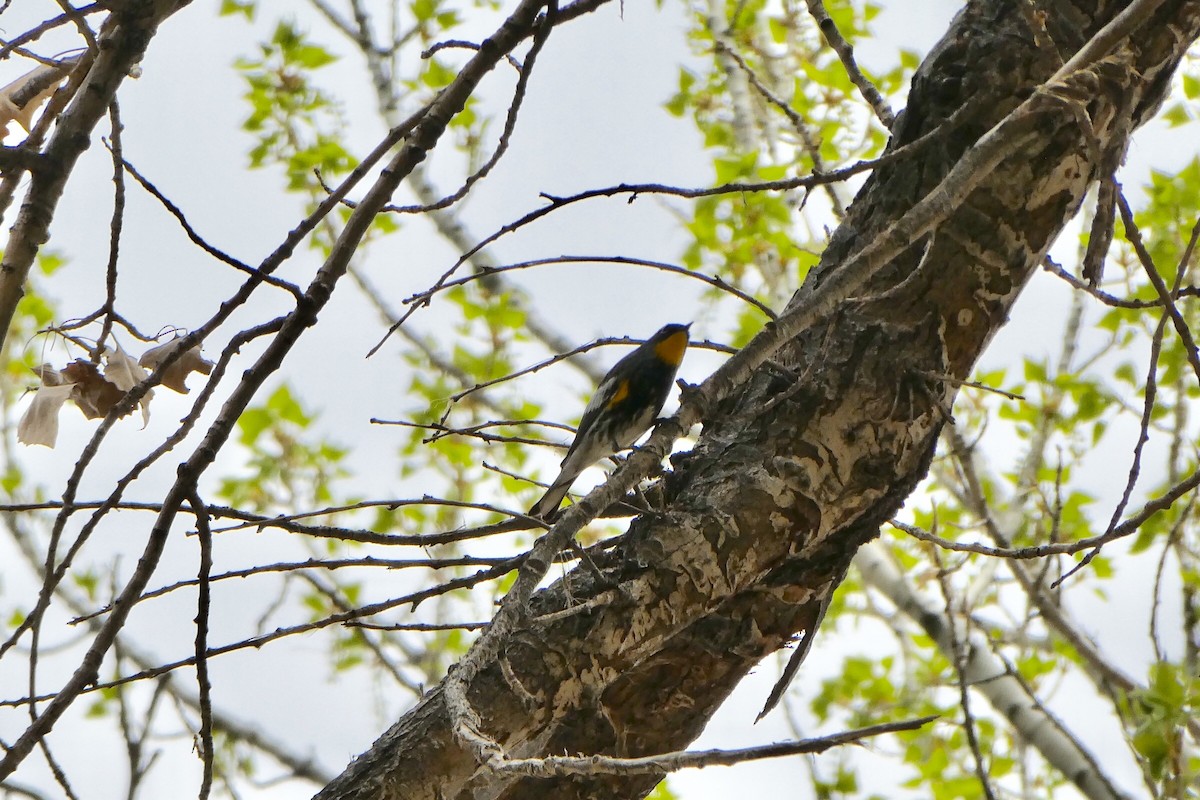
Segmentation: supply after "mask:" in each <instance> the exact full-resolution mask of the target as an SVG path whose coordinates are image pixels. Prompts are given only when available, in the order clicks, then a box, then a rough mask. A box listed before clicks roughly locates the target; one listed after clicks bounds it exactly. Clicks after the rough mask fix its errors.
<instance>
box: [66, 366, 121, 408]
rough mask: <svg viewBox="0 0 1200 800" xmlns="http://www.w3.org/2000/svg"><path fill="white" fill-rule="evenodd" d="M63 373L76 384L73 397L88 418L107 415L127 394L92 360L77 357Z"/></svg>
mask: <svg viewBox="0 0 1200 800" xmlns="http://www.w3.org/2000/svg"><path fill="white" fill-rule="evenodd" d="M62 375H63V377H64V378H66V379H67V380H68V381H69V382H70V383H72V384H74V389H75V391H73V392H72V393H71V399H72V400H74V401H75V405H77V406H79V410H80V411H82V412H83V415H84V416H85V417H87V418H88V419H96V418H98V417H103V416H106V415H107V414H108V412H109V411H111V410H112V408H113V406H115V405H116V404H117V403H118V402H120V400H121V398H122V397H124V396H125V392H124V391H123V390H121V389H120V388H119V387H117V386H116V384H113V383H111V382H110V381H109V380H108V379H106V378H105V377H104V376H103V375H101V374H100V370H99V369H97V368H96V365H95V364H93V363H91V362H90V361H84V360H83V359H81V358H77V359H75V360H74V361H72V362H71V363H70V364H67V365H66V366H65V367H63V368H62Z"/></svg>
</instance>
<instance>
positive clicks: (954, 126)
mask: <svg viewBox="0 0 1200 800" xmlns="http://www.w3.org/2000/svg"><path fill="white" fill-rule="evenodd" d="M1018 6H1019V4H1017V3H1013V2H1009V0H976V1H975V2H972V3H970V4H969V5H968V6H967V7H966V8H965V9H964V10H963V11H962V12H961V13H960V14H959V15H958V17H957V18H956V19H955V20H954V22H953V23H952V25H951V28H950V30H949V31H948V33H947V34H946V36H945V37H944V38H943V39H942V41H941V42H940V43H939V44H938V45H937V47H935V48H934V50H933V52H932V53H930V55H929V57H928V58H927V59H926V60H925V63H924V64H923V65H922V66H921V68H920V69H919V70H918V72H917V74H916V76H915V77H914V79H913V85H912V91H911V94H910V97H909V106H908V108H907V109H906V110H905V111H904V113H903V114H902V115H901V116H900V118H899V119H898V120H897V123H896V125H895V128H894V130H893V141H892V143H891V148H892V149H893V150H894V149H896V148H898V147H900V146H903V145H905V144H908V143H910V142H913V141H915V140H917V139H918V138H919V137H921V136H923V135H925V134H928V133H930V132H932V131H935V130H939V131H940V132H939V133H938V134H936V135H935V136H934V137H933V138H932V139H931V140H929V141H928V143H927V144H924V145H922V146H921V147H920V148H919V149H917V150H915V151H914V152H912V153H911V154H909V155H908V156H907V157H904V158H901V159H899V160H897V161H895V162H893V163H891V164H889V165H887V166H885V167H883V168H880V169H879V170H877V171H876V172H875V173H874V174H873V176H872V177H871V179H870V180H869V181H868V182H867V183H866V185H865V186H864V187H863V189H862V191H861V192H859V194H858V197H857V198H856V199H855V201H854V203H853V205H852V206H851V207H850V209H849V210H848V213H847V216H846V218H845V220H844V222H843V223H842V224H841V225H840V226H839V228H838V229H837V231H836V232H835V233H834V235H833V238H832V240H831V242H830V244H829V246H828V248H827V250H826V252H825V254H824V256H823V258H822V260H821V263H820V265H819V266H818V267H817V268H816V269H815V270H814V271H813V272H812V274H811V275H810V276H809V278H808V280H807V282H806V284H805V286H804V288H803V289H802V290H801V291H800V292H799V293H798V294H797V295H796V297H795V298H794V299H793V301H792V305H793V306H799V305H802V304H804V303H805V301H806V298H808V297H810V296H811V295H812V293H813V292H814V291H816V289H817V288H818V287H820V286H822V285H824V284H825V283H827V282H830V281H837V280H839V270H842V269H843V267H844V265H846V264H847V263H848V262H849V260H850V259H851V258H852V257H854V256H855V254H856V253H859V252H860V251H862V250H863V248H865V247H867V246H868V245H869V244H870V243H872V242H873V241H875V240H877V239H878V238H879V237H880V236H881V234H884V233H885V232H887V236H888V237H889V241H891V242H896V241H904V239H903V237H904V235H905V231H903V230H900V231H896V230H895V229H891V230H889V228H890V226H893V224H894V223H896V221H897V220H899V219H900V218H901V217H902V216H903V215H905V214H906V213H907V212H909V211H910V210H911V209H913V207H914V206H915V205H916V204H917V203H918V201H923V200H927V199H928V198H929V196H930V195H931V193H935V192H936V194H935V195H934V196H935V197H945V198H949V199H950V200H951V201H952V202H948V203H947V204H945V205H944V206H942V207H941V208H940V209H939V210H938V213H937V214H936V218H935V221H936V224H935V225H933V226H932V227H931V228H930V227H928V226H925V227H922V228H921V230H929V231H930V232H929V233H928V234H927V235H925V236H923V237H922V238H920V239H919V240H917V241H915V242H912V243H911V244H907V245H906V246H904V247H902V248H900V249H898V250H896V254H895V255H894V256H892V257H890V258H889V259H888V260H886V262H885V263H883V264H881V265H879V266H878V268H877V269H875V270H874V272H873V274H872V275H871V276H870V278H869V279H868V280H867V282H866V283H865V284H863V285H862V286H861V288H859V289H857V290H855V294H856V296H855V297H853V298H851V299H848V300H845V301H843V302H841V303H840V304H839V305H838V306H837V307H836V308H835V309H834V311H833V312H832V313H830V314H828V315H827V316H826V317H824V318H822V319H821V320H820V321H818V322H817V323H816V324H814V325H811V326H808V327H807V328H806V329H805V330H803V331H802V332H801V333H800V334H799V335H798V336H796V337H794V338H792V339H791V340H790V341H788V342H786V343H785V345H784V346H783V347H782V348H781V349H780V350H779V351H778V352H776V354H775V356H774V362H773V364H771V365H769V366H764V367H762V368H760V369H759V370H758V372H757V373H756V374H755V376H754V377H753V378H752V379H751V380H750V381H749V382H748V383H747V384H746V385H745V386H744V387H740V388H739V390H738V391H736V392H734V393H733V395H732V396H730V397H728V398H726V399H725V400H724V401H723V402H722V403H721V404H720V405H719V406H718V407H716V408H714V409H712V410H711V411H710V412H709V413H708V415H707V416H706V418H705V420H704V432H703V435H702V437H701V438H700V441H699V443H698V445H697V447H696V449H695V450H694V451H693V452H692V453H690V454H687V455H683V456H676V457H675V458H674V467H675V471H674V473H673V474H672V475H671V476H670V477H669V478H668V479H667V480H666V484H665V486H664V488H663V495H662V496H663V500H664V505H663V508H662V510H661V513H659V514H655V515H647V516H643V517H641V518H639V519H637V520H635V522H634V523H633V524H632V526H631V528H630V530H629V533H628V534H627V535H625V536H624V537H623V538H622V539H621V540H620V542H619V544H618V545H617V546H616V547H615V548H613V549H612V550H611V551H610V552H609V553H607V554H606V555H605V556H603V557H602V558H601V559H598V562H597V566H598V568H599V576H598V574H597V573H596V572H594V571H588V570H577V571H576V572H574V573H572V574H570V575H568V576H567V577H566V578H565V579H564V580H563V581H560V582H559V583H558V584H556V585H555V586H553V587H551V588H549V589H547V590H545V591H543V592H541V593H539V594H537V595H536V596H535V597H534V598H533V601H532V603H531V609H530V614H529V616H528V618H527V621H526V622H525V623H524V624H523V625H522V626H520V627H519V628H518V630H517V631H516V632H515V633H513V634H512V635H511V636H509V637H508V638H507V639H506V640H504V641H503V642H502V644H501V647H500V653H501V656H500V658H501V660H502V661H503V663H498V662H497V663H492V664H490V665H489V666H488V667H487V668H486V669H484V670H483V671H482V672H480V673H479V674H478V675H477V676H475V677H474V679H473V680H472V681H471V684H470V691H469V693H468V697H469V700H470V702H471V703H472V705H473V707H474V709H475V710H476V711H477V712H478V713H479V716H480V718H481V719H482V725H483V730H484V732H485V733H486V734H488V735H490V736H491V737H492V738H494V739H495V740H496V741H497V742H499V744H500V745H501V746H503V747H504V748H505V751H506V752H507V754H508V755H509V756H512V757H537V756H543V755H549V754H561V753H564V752H565V753H571V754H575V753H584V754H592V753H605V754H613V755H622V756H639V755H647V754H655V753H662V752H668V751H673V750H678V749H680V748H682V747H684V746H685V745H686V744H687V743H688V742H690V741H691V740H692V739H693V738H695V736H697V735H698V734H699V733H700V731H701V729H702V728H703V726H704V724H705V723H706V722H707V720H708V719H709V718H710V716H711V715H712V714H713V712H714V711H715V710H716V709H717V707H718V706H719V705H720V703H721V702H722V700H723V699H724V698H725V697H726V696H727V695H728V694H729V692H730V691H731V690H732V689H733V687H734V686H735V685H736V684H737V682H738V681H739V680H741V679H742V677H743V676H744V675H745V674H746V673H747V672H748V671H749V670H750V669H751V668H753V667H754V666H755V665H756V664H757V663H758V662H759V660H760V659H761V658H762V657H763V656H764V655H766V654H768V653H770V652H772V651H774V650H777V649H779V648H780V647H783V646H784V645H786V644H787V643H788V642H789V641H790V640H791V639H792V637H793V636H794V635H795V634H796V633H797V632H800V631H804V632H806V635H811V633H812V630H813V628H814V627H815V626H817V625H819V621H820V617H821V613H822V609H823V608H824V606H825V604H826V603H827V601H828V598H829V597H830V595H831V593H832V592H833V590H834V588H835V587H836V586H837V584H838V583H839V582H840V580H841V577H842V575H843V574H844V573H845V570H846V567H847V565H848V564H849V561H850V559H851V558H852V557H853V556H854V554H855V552H856V551H857V550H858V548H859V547H860V546H861V545H862V544H863V543H864V542H866V541H868V540H870V539H871V538H873V537H874V536H875V535H876V533H877V530H878V526H879V525H880V523H881V522H882V521H883V520H886V519H887V518H889V517H890V516H891V515H892V514H893V513H894V512H895V511H896V510H897V508H898V507H899V506H900V504H901V503H902V502H903V501H904V499H905V497H906V496H907V495H908V494H909V493H910V492H911V491H912V489H913V488H914V487H915V486H916V485H917V483H918V482H919V481H920V480H921V478H922V477H923V476H924V474H925V471H926V469H927V468H928V465H929V462H930V459H931V458H932V456H933V452H934V448H935V445H936V442H937V436H938V433H939V431H940V429H941V427H942V425H943V424H944V422H945V421H946V419H947V415H948V409H949V407H950V404H951V402H952V401H953V398H954V395H955V384H954V383H953V381H947V380H944V378H945V377H949V378H951V379H962V378H965V377H966V376H967V375H968V374H969V373H970V371H971V369H972V366H973V364H974V363H975V361H976V359H977V358H978V356H979V354H980V353H981V352H982V350H983V348H984V347H985V346H986V344H987V342H988V341H989V339H990V338H991V336H992V335H993V334H994V333H995V332H996V330H997V329H998V328H999V327H1000V326H1001V325H1002V324H1003V323H1004V321H1005V320H1006V319H1007V316H1008V312H1009V309H1010V308H1011V307H1012V305H1013V303H1015V302H1016V300H1017V297H1018V295H1019V293H1020V291H1021V289H1022V287H1023V286H1024V285H1025V283H1026V281H1027V280H1028V278H1029V276H1030V275H1031V274H1032V273H1033V271H1034V270H1035V269H1037V268H1038V266H1039V264H1040V263H1041V262H1042V260H1043V258H1044V257H1045V255H1046V251H1047V250H1048V249H1049V247H1050V244H1051V243H1052V242H1053V241H1054V239H1055V237H1056V236H1057V235H1058V234H1059V233H1060V232H1061V231H1062V229H1063V227H1064V225H1065V224H1066V223H1067V221H1068V220H1070V219H1071V217H1072V216H1073V215H1074V214H1075V213H1076V211H1078V209H1079V206H1080V204H1081V203H1082V201H1083V198H1084V194H1085V192H1086V190H1087V188H1088V186H1089V185H1090V184H1091V183H1092V182H1093V181H1095V180H1096V179H1098V178H1100V177H1101V175H1100V171H1101V169H1102V165H1104V164H1106V163H1117V162H1119V160H1120V156H1121V155H1122V154H1123V153H1124V152H1125V150H1126V148H1127V146H1128V142H1129V136H1130V135H1131V132H1132V131H1133V130H1134V129H1135V128H1137V127H1138V126H1139V125H1140V124H1142V123H1143V122H1145V121H1146V120H1147V119H1148V118H1149V117H1150V116H1152V114H1153V113H1154V112H1155V110H1156V109H1157V108H1158V106H1159V105H1160V103H1161V102H1162V100H1163V97H1164V96H1165V93H1166V91H1167V89H1168V86H1169V84H1170V80H1171V76H1172V73H1173V71H1174V69H1175V68H1176V66H1177V65H1178V63H1179V61H1180V59H1181V58H1182V56H1183V54H1184V52H1185V51H1186V49H1187V47H1188V46H1189V45H1190V44H1191V43H1192V42H1193V41H1194V40H1195V39H1196V38H1197V36H1198V35H1200V2H1184V1H1183V0H1167V1H1166V2H1160V3H1133V4H1125V3H1113V2H1104V1H1103V0H1095V1H1092V2H1089V1H1088V0H1074V1H1073V2H1058V3H1054V4H1046V6H1045V8H1046V18H1045V24H1046V28H1045V30H1038V31H1035V30H1034V29H1033V28H1032V27H1031V24H1036V23H1031V18H1030V17H1029V16H1027V15H1026V14H1023V13H1022V12H1021V10H1020V9H1019V8H1018ZM1127 7H1132V8H1133V11H1134V12H1135V13H1134V14H1133V17H1134V21H1135V22H1138V23H1139V24H1137V25H1134V26H1126V27H1125V28H1124V29H1123V30H1122V29H1120V28H1118V33H1120V34H1121V35H1120V36H1119V37H1118V38H1117V39H1116V40H1115V41H1112V42H1109V43H1107V45H1106V46H1104V47H1099V48H1096V47H1095V45H1093V46H1092V47H1091V48H1089V50H1088V56H1087V57H1085V58H1084V59H1083V60H1084V62H1085V67H1086V68H1085V69H1083V70H1081V71H1079V70H1076V71H1071V72H1070V74H1069V75H1068V76H1067V77H1066V79H1065V80H1059V81H1057V82H1056V83H1055V84H1054V85H1052V86H1050V87H1049V88H1047V89H1042V90H1039V87H1040V86H1042V84H1043V83H1045V82H1046V81H1047V80H1049V79H1050V78H1051V77H1052V76H1054V75H1055V73H1056V72H1057V71H1058V70H1059V69H1060V67H1062V64H1063V62H1070V61H1071V59H1072V57H1073V56H1075V54H1076V53H1077V52H1079V51H1080V49H1081V48H1084V47H1085V45H1086V44H1087V43H1088V42H1089V40H1091V39H1092V37H1093V36H1095V35H1096V34H1097V33H1098V32H1100V31H1101V30H1102V29H1104V28H1105V26H1106V25H1108V24H1109V23H1111V22H1112V21H1113V20H1114V19H1115V18H1117V17H1118V15H1119V14H1121V12H1122V11H1125V10H1126V9H1127ZM1129 16H1130V15H1129V14H1127V15H1126V17H1129ZM1126 17H1123V18H1122V19H1125V18H1126ZM1110 30H1111V29H1110ZM1039 43H1040V44H1039ZM1097 49H1098V52H1097ZM1060 77H1061V76H1060ZM1018 109H1020V111H1019V112H1018V115H1016V116H1017V117H1018V118H1019V124H1017V125H1015V126H1010V128H1013V127H1015V128H1016V131H1017V133H1016V137H1017V138H1015V139H1011V140H1009V141H1007V142H1006V144H1005V148H1006V149H1005V150H1004V152H1007V153H1008V156H1007V157H1006V158H1005V159H1004V160H1003V161H1002V162H1001V163H999V165H998V166H996V167H995V168H994V169H992V170H991V171H990V172H983V173H979V172H977V173H976V174H975V175H973V176H971V181H970V182H969V183H966V184H957V183H954V181H957V180H958V178H957V177H956V176H958V175H959V173H955V175H954V176H951V182H950V184H947V182H946V179H947V176H948V175H951V171H952V170H953V169H954V168H955V167H956V166H961V165H962V164H963V163H970V162H969V161H964V159H970V158H972V157H973V154H974V155H976V156H977V155H978V154H979V148H975V149H974V150H973V149H972V148H973V147H974V146H975V145H976V143H977V142H978V141H979V140H980V139H981V137H983V136H984V135H985V134H988V132H989V131H993V128H994V126H996V125H997V123H999V122H1000V121H1001V120H1003V119H1005V118H1006V117H1008V116H1009V115H1010V114H1011V113H1012V112H1014V110H1018ZM1012 121H1013V120H1012V119H1011V118H1010V122H1012ZM1010 128H1005V129H1004V130H1009V129H1010ZM993 133H995V132H994V131H993ZM993 138H994V137H993ZM964 187H967V188H969V189H970V191H969V193H967V191H966V188H964ZM960 196H961V197H964V198H965V199H963V200H961V201H958V200H957V199H956V198H958V197H960ZM893 250H895V248H893ZM877 263H878V260H876V261H872V264H877ZM780 366H782V369H780V368H779V367H780ZM601 577H602V580H601ZM614 586H615V587H619V590H618V591H613V587H614ZM603 598H613V599H610V600H607V601H604V600H603ZM591 600H595V601H596V602H593V603H589V601H591ZM567 609H574V610H575V612H576V613H570V614H556V613H555V612H562V611H565V610H567ZM506 673H507V674H506ZM1068 777H1069V778H1070V779H1072V780H1074V781H1076V783H1077V785H1080V787H1081V788H1083V787H1082V785H1081V783H1080V782H1081V781H1087V780H1088V776H1077V775H1071V776H1068ZM656 782H657V778H656V777H653V776H649V777H648V776H597V777H560V778H553V779H532V778H519V777H515V776H513V775H507V774H506V775H500V774H497V773H495V772H493V771H491V770H489V769H488V768H484V767H480V766H479V765H478V764H477V762H476V759H475V757H474V755H473V754H472V752H471V751H469V750H468V749H466V748H464V747H463V746H462V745H460V744H459V743H458V742H457V741H456V739H455V737H454V735H453V734H452V732H451V728H450V725H449V715H448V712H447V709H446V704H445V700H444V695H443V692H442V688H441V687H438V688H435V689H433V690H432V691H430V692H429V693H428V694H427V695H426V696H425V697H424V698H423V699H422V701H421V703H420V704H419V705H418V706H417V707H416V708H415V709H413V710H412V711H411V712H409V713H408V714H407V715H406V716H405V717H403V718H402V719H401V720H400V721H399V722H397V723H396V725H395V726H393V727H392V729H391V730H389V731H387V732H386V733H385V734H384V735H383V736H382V737H381V738H380V739H379V740H378V741H377V742H376V744H375V745H374V746H373V747H372V749H371V750H370V751H369V752H368V753H366V754H364V755H363V756H362V757H360V758H359V759H358V760H356V761H355V762H354V763H353V764H351V765H350V767H349V768H348V769H347V770H346V772H345V773H343V775H342V776H340V777H339V778H338V779H337V780H335V781H334V782H333V783H332V784H330V785H329V786H328V787H327V788H326V789H325V790H324V791H323V792H321V794H320V795H319V797H321V798H325V799H326V800H333V799H334V798H337V799H338V800H344V799H346V798H406V800H407V799H415V798H431V799H432V798H452V797H462V798H466V797H489V798H500V797H504V798H536V797H553V798H574V797H579V798H585V797H588V798H591V797H594V798H623V797H639V796H642V795H643V794H645V793H646V792H648V791H649V790H650V789H651V788H652V787H653V785H654V784H655V783H656Z"/></svg>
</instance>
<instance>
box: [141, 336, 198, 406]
mask: <svg viewBox="0 0 1200 800" xmlns="http://www.w3.org/2000/svg"><path fill="white" fill-rule="evenodd" d="M182 341H183V339H182V338H181V337H176V338H174V339H172V340H171V341H169V342H167V343H165V344H160V345H159V346H158V347H152V348H150V349H149V350H147V351H146V352H145V353H142V357H141V358H140V359H138V363H139V364H140V365H142V366H143V367H145V368H146V369H149V370H153V369H156V368H157V367H158V365H159V364H161V363H162V362H163V361H165V360H166V359H167V357H168V356H170V355H172V354H173V353H174V352H175V351H176V350H177V349H178V348H179V344H180V342H182ZM212 371H213V365H212V362H211V361H208V360H206V359H205V358H204V357H203V356H201V355H200V345H195V346H193V347H190V348H188V350H187V351H186V352H184V354H183V355H181V356H180V357H179V360H178V361H176V362H175V363H174V364H172V365H171V366H169V367H167V371H166V372H165V373H163V381H162V385H163V386H165V387H167V388H168V389H171V390H172V391H176V392H179V393H180V394H187V393H188V387H187V385H186V384H185V383H184V381H185V380H187V376H188V375H191V374H192V373H193V372H199V373H200V374H202V375H209V374H211V373H212Z"/></svg>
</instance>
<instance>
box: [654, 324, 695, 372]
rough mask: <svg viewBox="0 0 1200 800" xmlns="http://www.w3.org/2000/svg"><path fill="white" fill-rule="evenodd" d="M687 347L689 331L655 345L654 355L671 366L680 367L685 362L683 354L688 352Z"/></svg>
mask: <svg viewBox="0 0 1200 800" xmlns="http://www.w3.org/2000/svg"><path fill="white" fill-rule="evenodd" d="M687 346H688V335H687V331H680V332H679V333H673V334H671V335H670V336H668V337H667V338H666V339H663V340H662V341H661V342H659V343H658V344H656V345H654V354H655V355H656V356H658V357H659V358H661V359H662V360H663V361H665V362H667V363H668V364H670V365H671V366H673V367H678V366H679V364H680V362H681V361H683V353H684V351H685V350H687Z"/></svg>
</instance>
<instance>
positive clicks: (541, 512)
mask: <svg viewBox="0 0 1200 800" xmlns="http://www.w3.org/2000/svg"><path fill="white" fill-rule="evenodd" d="M575 478H576V476H574V475H572V476H571V477H570V478H567V479H565V480H564V479H563V477H561V476H560V477H559V479H558V480H556V481H555V482H554V483H552V484H550V488H549V489H547V490H546V493H545V494H544V495H542V499H541V500H538V501H537V502H536V503H534V504H533V508H531V509H529V516H531V517H537V518H538V519H542V520H545V521H547V522H549V521H550V520H551V519H553V518H554V517H556V516H557V515H558V507H559V506H560V505H562V501H563V498H564V497H566V496H567V491H568V490H569V489H570V488H571V483H572V482H574V480H575Z"/></svg>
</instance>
